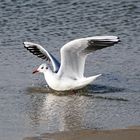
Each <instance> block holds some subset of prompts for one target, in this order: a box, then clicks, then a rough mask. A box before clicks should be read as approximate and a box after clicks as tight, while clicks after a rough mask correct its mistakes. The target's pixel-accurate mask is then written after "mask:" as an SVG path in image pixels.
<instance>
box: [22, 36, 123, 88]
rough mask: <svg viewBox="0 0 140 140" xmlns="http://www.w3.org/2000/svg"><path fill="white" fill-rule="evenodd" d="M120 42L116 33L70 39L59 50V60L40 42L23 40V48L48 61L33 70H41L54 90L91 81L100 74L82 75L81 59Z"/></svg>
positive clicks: (83, 65) (82, 85) (83, 60)
mask: <svg viewBox="0 0 140 140" xmlns="http://www.w3.org/2000/svg"><path fill="white" fill-rule="evenodd" d="M119 41H120V39H119V37H117V36H93V37H85V38H78V39H74V40H72V41H70V42H68V43H66V44H65V45H64V46H62V47H61V49H60V55H61V63H60V62H59V61H58V60H57V59H56V58H55V57H54V56H53V55H52V54H51V53H50V52H49V51H47V50H46V49H44V48H43V47H42V46H41V45H39V44H36V43H32V42H23V44H24V48H26V49H27V50H28V51H29V52H31V53H32V54H34V55H36V56H37V57H39V58H41V59H44V60H46V62H47V61H49V62H50V63H51V64H52V68H51V67H50V66H48V65H47V64H46V63H43V64H41V65H40V66H39V67H38V68H37V69H35V70H34V71H33V74H35V73H43V74H44V77H45V80H46V83H47V85H48V86H49V88H51V89H53V90H55V91H69V90H78V89H81V88H83V87H85V86H87V85H89V84H91V83H92V82H93V81H94V80H95V79H96V78H97V77H99V76H101V74H98V75H94V76H89V77H85V76H84V68H85V60H86V58H87V56H88V55H89V54H92V53H93V52H95V51H97V50H100V49H103V48H106V47H110V46H113V45H114V44H116V43H118V42H119Z"/></svg>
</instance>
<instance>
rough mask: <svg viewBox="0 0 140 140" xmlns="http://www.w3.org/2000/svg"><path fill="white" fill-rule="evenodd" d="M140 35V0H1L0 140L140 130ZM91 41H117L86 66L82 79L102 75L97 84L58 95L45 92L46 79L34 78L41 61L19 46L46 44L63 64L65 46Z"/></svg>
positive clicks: (92, 57) (91, 57)
mask: <svg viewBox="0 0 140 140" xmlns="http://www.w3.org/2000/svg"><path fill="white" fill-rule="evenodd" d="M139 32H140V1H139V0H116V1H113V0H104V1H98V0H87V1H85V0H71V1H70V0H67V1H64V0H59V1H56V0H42V1H41V0H35V1H32V0H28V1H25V0H23V1H17V0H5V1H1V2H0V48H1V49H0V138H1V139H3V140H9V139H14V140H19V139H23V138H24V137H26V136H31V135H38V134H40V133H44V132H55V131H63V130H77V129H78V130H79V129H111V128H123V127H127V126H130V125H140V47H139V44H140V36H139ZM94 35H117V36H119V37H120V38H121V43H119V44H117V45H115V46H113V47H111V48H106V49H104V50H100V51H97V52H96V53H94V54H93V55H91V56H90V57H89V58H88V59H87V62H86V72H85V75H86V76H88V75H96V74H99V73H102V76H101V77H100V78H98V79H97V80H96V81H95V83H93V84H94V85H91V86H89V87H88V88H86V89H84V90H82V91H78V93H76V94H73V93H68V94H69V95H65V94H64V95H61V96H60V95H59V96H58V95H56V93H55V94H54V93H52V91H50V90H48V89H45V88H44V87H45V84H46V83H45V80H44V77H43V76H41V75H32V74H31V72H32V69H33V68H34V67H37V66H38V65H40V64H41V63H43V62H44V61H42V60H40V59H38V58H36V57H35V56H33V55H32V54H30V53H28V52H27V50H25V49H24V47H23V45H22V43H23V41H33V42H35V43H39V44H41V45H43V46H44V47H46V48H47V50H48V51H50V52H51V53H52V54H54V55H55V56H56V57H57V58H58V59H59V60H60V57H59V49H60V48H61V46H62V45H64V44H65V43H66V42H68V41H70V40H72V39H75V38H79V37H87V36H94ZM59 94H60V93H59Z"/></svg>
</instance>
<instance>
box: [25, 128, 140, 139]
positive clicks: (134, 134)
mask: <svg viewBox="0 0 140 140" xmlns="http://www.w3.org/2000/svg"><path fill="white" fill-rule="evenodd" d="M93 139H94V140H112V139H113V140H140V126H132V127H128V128H125V129H112V130H75V131H62V132H55V133H43V134H41V135H40V136H38V137H26V138H24V139H23V140H93Z"/></svg>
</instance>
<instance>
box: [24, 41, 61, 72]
mask: <svg viewBox="0 0 140 140" xmlns="http://www.w3.org/2000/svg"><path fill="white" fill-rule="evenodd" d="M23 44H24V47H25V48H26V49H27V50H28V51H29V52H31V53H32V54H34V55H36V56H38V57H39V58H41V59H46V60H47V61H48V60H49V61H51V63H52V66H53V71H54V72H58V70H59V68H60V63H59V62H58V60H57V59H56V58H55V57H54V56H53V55H52V54H50V53H49V52H48V51H46V50H45V49H44V48H43V47H42V46H40V45H39V44H35V43H32V42H24V43H23Z"/></svg>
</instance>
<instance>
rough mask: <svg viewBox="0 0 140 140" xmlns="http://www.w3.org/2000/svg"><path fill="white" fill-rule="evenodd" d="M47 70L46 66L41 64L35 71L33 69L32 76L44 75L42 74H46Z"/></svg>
mask: <svg viewBox="0 0 140 140" xmlns="http://www.w3.org/2000/svg"><path fill="white" fill-rule="evenodd" d="M48 69H49V68H48V66H47V65H46V64H41V65H40V66H39V67H38V68H37V69H35V70H34V71H33V74H35V73H38V72H39V73H44V72H46V71H47V70H48Z"/></svg>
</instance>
